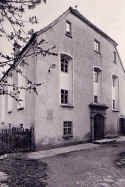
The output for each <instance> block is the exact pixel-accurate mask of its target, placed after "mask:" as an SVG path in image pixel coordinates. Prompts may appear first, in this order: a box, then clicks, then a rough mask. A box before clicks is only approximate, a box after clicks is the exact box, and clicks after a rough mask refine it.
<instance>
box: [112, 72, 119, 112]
mask: <svg viewBox="0 0 125 187" xmlns="http://www.w3.org/2000/svg"><path fill="white" fill-rule="evenodd" d="M118 103H119V80H118V77H117V76H116V75H113V76H112V109H113V110H118Z"/></svg>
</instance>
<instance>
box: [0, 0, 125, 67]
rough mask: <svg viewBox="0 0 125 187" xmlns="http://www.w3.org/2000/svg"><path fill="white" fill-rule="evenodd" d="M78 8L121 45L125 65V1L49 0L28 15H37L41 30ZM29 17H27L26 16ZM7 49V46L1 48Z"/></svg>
mask: <svg viewBox="0 0 125 187" xmlns="http://www.w3.org/2000/svg"><path fill="white" fill-rule="evenodd" d="M75 5H77V6H78V8H77V9H78V10H79V11H80V12H81V14H83V15H84V16H85V17H87V18H88V19H89V20H90V21H91V22H93V23H94V24H95V25H96V26H98V27H99V28H100V29H102V30H103V31H104V32H106V33H107V34H108V35H109V36H111V37H112V38H113V39H114V40H115V41H116V42H117V43H118V44H119V47H118V49H119V52H120V56H121V58H122V61H123V62H124V64H125V54H124V50H125V0H47V4H46V5H45V4H43V3H41V4H40V5H39V6H38V7H37V8H36V9H34V10H33V11H30V12H29V11H28V12H27V14H31V12H32V14H34V15H37V17H38V19H39V25H37V26H36V28H35V29H36V30H39V29H41V28H42V27H44V26H46V25H47V24H48V23H50V22H51V21H53V20H54V19H55V18H57V17H58V16H59V15H60V14H61V13H63V12H64V11H65V10H66V9H68V8H69V6H72V7H74V6H75ZM26 17H27V16H26ZM3 46H4V47H7V46H6V45H5V44H3V45H0V47H3Z"/></svg>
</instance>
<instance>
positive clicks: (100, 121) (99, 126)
mask: <svg viewBox="0 0 125 187" xmlns="http://www.w3.org/2000/svg"><path fill="white" fill-rule="evenodd" d="M101 138H104V117H103V115H101V114H96V115H95V116H94V139H95V140H98V139H101Z"/></svg>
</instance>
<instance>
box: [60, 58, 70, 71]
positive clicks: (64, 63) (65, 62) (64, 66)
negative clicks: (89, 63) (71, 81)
mask: <svg viewBox="0 0 125 187" xmlns="http://www.w3.org/2000/svg"><path fill="white" fill-rule="evenodd" d="M61 71H62V72H65V73H67V72H68V59H67V58H66V56H62V55H61Z"/></svg>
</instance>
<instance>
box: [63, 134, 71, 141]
mask: <svg viewBox="0 0 125 187" xmlns="http://www.w3.org/2000/svg"><path fill="white" fill-rule="evenodd" d="M72 137H73V135H64V136H63V139H65V140H68V139H71V138H72Z"/></svg>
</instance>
